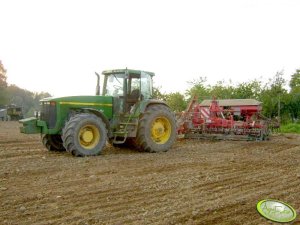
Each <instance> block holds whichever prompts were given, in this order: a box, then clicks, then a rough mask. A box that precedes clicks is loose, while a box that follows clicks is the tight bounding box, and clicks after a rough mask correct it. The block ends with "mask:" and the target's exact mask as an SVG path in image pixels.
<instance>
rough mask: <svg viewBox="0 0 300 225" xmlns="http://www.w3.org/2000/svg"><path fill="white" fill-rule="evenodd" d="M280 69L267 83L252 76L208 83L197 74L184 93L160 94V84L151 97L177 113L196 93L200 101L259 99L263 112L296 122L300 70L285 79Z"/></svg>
mask: <svg viewBox="0 0 300 225" xmlns="http://www.w3.org/2000/svg"><path fill="white" fill-rule="evenodd" d="M283 75H284V73H283V71H280V72H277V73H276V74H275V75H274V76H273V77H272V78H271V79H269V80H268V82H266V83H262V81H260V80H257V79H254V80H251V81H248V82H242V83H238V84H236V85H235V84H233V83H232V81H229V82H225V81H218V82H216V83H215V84H213V85H210V84H207V79H206V78H205V77H199V78H198V79H195V80H193V81H190V82H189V84H190V85H191V88H189V89H188V90H186V92H185V93H179V92H174V93H162V92H161V91H160V90H161V88H160V87H155V88H154V96H155V97H156V98H158V99H161V100H164V101H166V102H167V103H168V104H169V106H170V107H171V108H172V109H173V110H174V111H176V112H181V111H184V110H185V109H186V107H187V105H188V103H189V101H190V99H191V98H192V97H193V96H194V95H196V96H198V99H199V101H201V100H204V99H211V98H212V97H216V98H217V99H247V98H252V99H256V100H258V101H260V102H262V105H263V114H264V116H266V117H269V118H278V119H280V121H281V122H283V123H288V122H297V121H298V120H299V119H300V70H299V69H298V70H296V71H295V73H294V74H292V75H291V79H290V81H289V82H288V81H287V80H285V79H284V78H283Z"/></svg>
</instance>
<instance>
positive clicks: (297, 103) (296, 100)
mask: <svg viewBox="0 0 300 225" xmlns="http://www.w3.org/2000/svg"><path fill="white" fill-rule="evenodd" d="M289 85H290V88H291V90H290V94H289V98H288V99H287V103H288V104H287V109H288V111H289V112H290V115H291V119H292V120H296V119H298V118H299V117H300V70H299V69H297V70H296V72H295V73H294V74H292V76H291V80H290V83H289Z"/></svg>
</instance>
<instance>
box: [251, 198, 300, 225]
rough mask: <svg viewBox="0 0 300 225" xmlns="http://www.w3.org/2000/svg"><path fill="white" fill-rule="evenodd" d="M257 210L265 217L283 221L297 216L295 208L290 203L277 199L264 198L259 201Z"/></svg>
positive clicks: (285, 221) (291, 219) (288, 220)
mask: <svg viewBox="0 0 300 225" xmlns="http://www.w3.org/2000/svg"><path fill="white" fill-rule="evenodd" d="M256 207H257V211H258V212H259V213H260V214H261V215H262V216H263V217H265V218H267V219H269V220H272V221H275V222H281V223H287V222H291V221H293V220H294V219H295V218H296V216H297V215H296V212H295V210H294V209H293V208H292V207H291V206H290V205H288V204H286V203H284V202H281V201H277V200H271V199H267V200H262V201H260V202H259V203H257V206H256Z"/></svg>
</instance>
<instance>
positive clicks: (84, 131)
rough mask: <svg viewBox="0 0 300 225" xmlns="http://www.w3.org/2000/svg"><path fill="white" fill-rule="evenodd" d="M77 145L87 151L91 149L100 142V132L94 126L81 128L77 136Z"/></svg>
mask: <svg viewBox="0 0 300 225" xmlns="http://www.w3.org/2000/svg"><path fill="white" fill-rule="evenodd" d="M78 139H79V144H80V145H81V146H82V147H83V148H85V149H87V150H90V149H93V148H94V147H95V146H96V145H97V144H98V143H99V141H100V132H99V130H98V128H97V127H96V126H95V125H86V126H84V127H82V128H81V129H80V131H79V135H78Z"/></svg>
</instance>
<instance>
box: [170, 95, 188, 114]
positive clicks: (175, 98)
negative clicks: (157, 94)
mask: <svg viewBox="0 0 300 225" xmlns="http://www.w3.org/2000/svg"><path fill="white" fill-rule="evenodd" d="M166 102H167V104H168V105H169V106H170V108H171V109H172V110H173V111H175V112H181V111H184V110H185V109H186V106H187V102H186V101H185V98H184V95H182V94H180V93H179V92H175V93H170V94H167V95H166Z"/></svg>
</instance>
